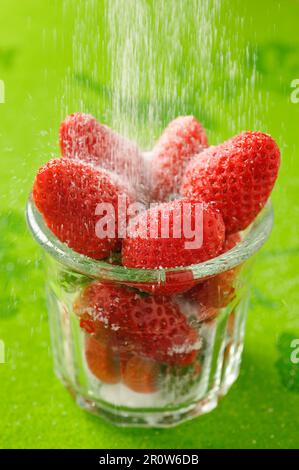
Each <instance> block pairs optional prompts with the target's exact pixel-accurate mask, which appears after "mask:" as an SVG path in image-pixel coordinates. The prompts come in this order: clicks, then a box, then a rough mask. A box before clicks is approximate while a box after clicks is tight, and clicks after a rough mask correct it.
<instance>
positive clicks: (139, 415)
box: [57, 371, 238, 428]
mask: <svg viewBox="0 0 299 470" xmlns="http://www.w3.org/2000/svg"><path fill="white" fill-rule="evenodd" d="M57 376H58V378H59V379H60V381H61V382H62V383H63V385H64V386H65V387H66V388H67V390H68V391H69V393H70V394H71V395H72V397H73V398H74V400H75V402H76V403H77V405H78V406H80V408H82V409H83V410H85V411H87V412H88V413H91V414H93V415H95V416H97V417H99V418H102V419H104V420H106V421H108V422H109V423H111V424H114V425H115V426H119V427H144V428H171V427H175V426H177V425H178V424H181V423H183V422H185V421H189V420H191V419H194V418H196V417H198V416H201V415H203V414H206V413H209V412H210V411H213V410H214V409H215V408H216V407H217V405H218V402H219V400H220V399H221V398H222V397H223V396H224V395H226V393H227V392H228V391H229V389H230V388H231V386H232V385H233V383H234V382H235V381H236V380H237V378H238V372H237V371H236V373H235V374H234V376H233V375H231V376H230V377H229V382H227V383H225V384H223V385H222V387H221V388H220V389H218V392H211V393H210V394H209V395H208V396H205V398H204V399H202V400H199V401H197V402H194V403H189V404H188V405H186V406H183V405H182V406H180V407H179V408H176V409H173V410H167V411H152V410H150V411H146V410H144V409H140V410H130V409H124V408H120V407H114V406H112V405H110V404H109V403H105V402H102V401H101V402H97V401H95V400H93V399H90V398H87V397H86V396H83V395H82V394H81V393H80V392H78V391H76V390H75V389H74V387H73V385H72V384H71V383H70V382H69V381H68V380H66V379H65V378H64V377H61V375H60V374H59V373H58V374H57Z"/></svg>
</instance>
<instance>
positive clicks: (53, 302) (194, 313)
mask: <svg viewBox="0 0 299 470" xmlns="http://www.w3.org/2000/svg"><path fill="white" fill-rule="evenodd" d="M27 221H28V225H29V228H30V230H31V232H32V235H33V237H34V238H35V240H36V241H37V242H38V243H39V245H41V247H42V248H43V250H44V253H45V281H46V292H47V305H48V313H49V321H50V330H51V340H52V347H53V356H54V367H55V372H56V374H57V376H58V377H59V379H60V380H61V381H62V382H63V383H64V384H65V386H66V388H67V389H68V390H69V391H70V392H71V394H72V395H73V396H74V398H75V400H76V402H77V403H78V404H79V405H80V406H81V407H82V408H84V409H85V410H88V411H90V412H92V413H94V414H96V415H98V416H101V417H103V418H106V419H107V420H109V421H110V422H112V423H114V424H116V425H121V426H145V427H168V426H174V425H176V424H178V423H180V422H182V421H185V420H188V419H191V418H194V417H196V416H198V415H201V414H203V413H206V412H209V411H211V410H212V409H214V408H215V407H216V406H217V403H218V400H219V398H220V397H221V396H223V395H224V394H226V393H227V391H228V390H229V388H230V387H231V385H232V384H233V383H234V382H235V380H236V379H237V377H238V373H239V368H240V362H241V356H242V350H243V341H244V330H245V323H246V315H247V310H248V295H249V275H250V271H251V266H252V260H253V258H254V255H255V253H256V252H257V251H258V250H259V249H260V248H261V246H262V245H263V244H264V243H265V241H266V240H267V238H268V236H269V234H270V232H271V228H272V223H273V213H272V208H271V205H270V204H269V203H268V205H267V206H266V207H265V208H264V210H263V211H262V212H261V214H260V215H259V216H258V217H257V219H256V220H255V221H254V222H253V224H252V225H251V226H250V227H249V228H248V229H246V231H244V232H243V233H242V234H241V239H240V241H239V242H238V243H237V244H236V245H235V246H234V247H233V248H232V249H230V250H229V251H227V252H225V253H224V254H222V255H220V256H218V257H217V258H214V259H211V260H209V261H206V262H204V263H200V264H197V265H192V266H186V267H183V268H182V267H180V268H176V269H156V270H147V269H131V268H125V267H123V266H121V265H119V264H117V260H110V261H109V262H108V261H96V260H93V259H90V258H87V257H85V256H82V255H80V254H78V253H75V252H74V251H72V250H71V249H70V248H68V247H67V246H66V245H65V244H63V243H61V242H60V241H59V240H58V239H57V238H56V237H55V236H54V235H53V234H52V232H51V231H50V230H49V229H48V228H47V226H46V225H45V223H44V221H43V219H42V217H41V215H40V213H39V212H38V210H37V209H36V207H35V205H34V203H33V201H32V199H31V198H30V199H29V201H28V205H27ZM169 291H171V292H172V294H171V295H170V294H169Z"/></svg>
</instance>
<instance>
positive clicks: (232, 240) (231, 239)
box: [223, 232, 241, 253]
mask: <svg viewBox="0 0 299 470" xmlns="http://www.w3.org/2000/svg"><path fill="white" fill-rule="evenodd" d="M240 241H241V235H240V234H239V232H236V233H231V234H230V235H227V237H226V239H225V242H224V246H223V253H226V251H229V250H232V249H233V248H234V247H235V246H236V245H237V244H238V243H239V242H240Z"/></svg>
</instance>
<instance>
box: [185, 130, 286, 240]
mask: <svg viewBox="0 0 299 470" xmlns="http://www.w3.org/2000/svg"><path fill="white" fill-rule="evenodd" d="M279 164H280V152H279V148H278V146H277V145H276V143H275V142H274V140H273V139H272V137H270V136H269V135H267V134H262V133H261V132H243V133H241V134H239V135H237V136H236V137H234V138H232V139H231V140H228V141H227V142H224V143H223V144H221V145H218V146H217V147H210V148H209V149H207V150H205V151H204V152H202V153H201V154H200V155H198V156H197V157H196V158H194V159H193V160H192V162H191V163H190V164H189V166H188V167H187V169H186V173H185V176H184V179H183V184H182V188H181V194H182V195H183V196H185V197H190V198H192V199H194V200H200V201H205V202H207V203H209V202H214V203H215V204H216V207H217V208H218V209H219V210H220V212H221V214H222V216H223V220H224V223H225V227H226V231H227V233H234V232H237V231H239V230H243V229H245V228H246V227H247V226H248V225H249V224H250V223H251V222H252V221H253V220H254V218H255V217H256V216H257V214H258V213H259V212H260V210H261V209H262V208H263V207H264V205H265V204H266V202H267V199H268V198H269V196H270V193H271V190H272V188H273V186H274V183H275V181H276V178H277V174H278V169H279Z"/></svg>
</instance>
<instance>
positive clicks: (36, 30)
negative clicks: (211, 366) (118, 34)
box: [0, 0, 299, 448]
mask: <svg viewBox="0 0 299 470" xmlns="http://www.w3.org/2000/svg"><path fill="white" fill-rule="evenodd" d="M63 3H66V4H67V5H66V7H65V9H63V5H62V4H63ZM147 3H149V4H151V6H152V7H153V8H154V9H155V5H156V6H157V1H156V2H155V1H153V2H147ZM158 3H159V2H158ZM168 3H169V2H168ZM170 3H171V2H170ZM175 3H176V0H174V1H173V4H175ZM186 3H188V1H187V0H186ZM205 3H207V2H205ZM210 3H211V8H212V4H213V3H214V2H213V1H211V2H210ZM75 5H77V6H76V7H75ZM80 7H82V3H80V2H79V3H77V2H75V1H72V0H66V2H62V1H61V2H60V1H47V0H44V1H39V0H35V1H34V0H23V1H19V0H0V79H1V80H3V81H4V82H5V86H6V102H5V103H4V104H0V171H1V177H0V182H1V192H0V262H1V270H0V283H1V284H0V288H1V292H0V340H2V341H3V342H4V344H5V352H6V358H5V363H4V364H0V447H1V448H6V447H8V448H12V447H21V448H28V447H50V448H53V447H54V448H60V447H62V448H63V447H68V448H69V447H70V448H90V447H91V448H127V447H128V448H153V447H156V448H218V447H220V448H242V447H246V448H263V447H266V448H269V447H271V448H281V447H288V448H296V447H298V445H299V431H298V429H299V414H298V409H299V364H297V365H296V364H292V363H291V361H290V355H291V352H292V349H291V347H290V343H291V341H292V340H293V339H294V338H299V321H298V304H299V293H298V284H299V277H298V261H299V257H298V255H299V244H298V217H299V208H298V194H299V190H298V186H299V165H298V153H297V152H298V150H297V149H298V144H299V133H298V124H299V119H298V118H299V103H298V104H294V103H292V102H291V100H290V95H291V91H292V89H291V81H292V80H293V79H296V78H298V79H299V36H298V27H299V23H298V18H299V2H298V1H296V0H284V1H282V2H276V1H273V0H259V1H257V0H246V1H245V0H242V1H238V0H233V1H232V0H230V1H224V2H223V6H222V13H221V15H220V17H219V19H218V23H219V24H218V28H219V34H218V36H217V37H216V38H215V45H214V47H215V55H214V56H213V57H212V58H213V60H214V59H215V63H213V61H212V64H209V66H208V64H204V63H196V51H195V54H194V51H193V53H191V52H190V54H191V55H190V58H188V60H187V64H185V67H186V69H187V73H188V67H189V69H190V70H191V69H192V67H196V69H195V70H198V73H199V75H200V74H202V70H203V68H204V67H205V66H207V67H208V70H209V73H210V77H209V89H208V90H204V91H206V94H205V93H202V100H201V101H200V105H199V101H198V99H197V95H196V94H195V91H194V90H193V89H192V87H191V88H190V91H189V95H188V100H187V101H186V102H185V103H181V107H180V106H178V108H179V109H174V111H175V112H176V113H177V114H178V113H180V112H182V113H186V112H193V113H194V114H196V115H197V117H198V118H199V119H202V121H203V123H204V124H205V126H206V127H207V129H208V132H209V137H210V142H211V143H216V142H218V141H220V140H222V139H225V138H227V137H229V136H230V135H231V134H232V133H234V132H236V131H239V130H242V129H243V128H244V127H247V128H253V126H254V127H256V128H258V129H259V130H265V131H269V132H271V134H272V135H273V136H274V137H275V138H276V139H277V141H278V142H279V144H280V146H281V149H282V167H281V172H280V176H279V180H278V183H277V185H276V188H275V191H274V194H273V203H274V207H275V229H274V231H273V233H272V235H271V238H270V240H269V242H268V243H267V245H266V246H265V248H264V249H263V250H262V252H261V253H260V255H259V257H258V260H257V263H256V265H255V273H254V276H253V284H252V299H251V305H250V314H249V320H248V325H247V332H246V341H245V352H244V357H243V362H242V368H241V374H240V378H239V379H238V381H237V383H236V384H235V385H234V386H233V388H232V389H231V391H230V393H229V394H228V395H227V396H226V397H225V398H224V399H223V400H222V401H221V402H220V404H219V407H218V408H217V409H216V410H215V411H213V412H212V413H210V414H208V415H205V416H203V417H200V418H199V419H196V420H193V421H192V422H188V423H185V424H182V425H180V426H179V427H177V428H175V429H169V430H156V429H152V430H138V429H126V430H123V429H118V428H115V427H113V426H112V425H110V424H107V423H105V422H103V421H101V420H99V419H97V418H95V417H93V416H90V415H88V414H86V413H85V412H83V411H81V410H80V409H79V408H78V407H77V406H76V405H75V404H74V403H73V401H72V399H71V397H70V396H69V395H68V393H67V392H66V391H65V390H64V388H63V386H62V385H61V384H60V383H59V382H58V380H57V379H56V378H55V376H54V373H53V370H52V358H51V347H50V341H49V331H48V324H47V313H46V307H45V300H44V290H43V269H42V264H41V253H40V250H39V249H38V247H37V246H36V245H35V243H34V242H33V241H32V240H31V237H30V235H29V233H28V231H27V229H26V225H25V221H24V207H25V203H26V198H27V196H28V193H29V191H30V187H31V184H32V181H33V178H34V174H35V171H36V169H37V168H38V167H39V166H40V165H41V164H42V163H43V162H44V161H46V160H48V159H49V158H50V157H51V156H53V155H56V154H57V152H58V146H57V129H58V127H59V122H60V120H61V118H62V117H63V115H64V114H66V112H71V111H77V110H78V109H84V110H86V111H90V112H93V113H94V114H96V115H97V116H98V117H99V118H101V119H103V120H105V116H106V115H105V109H106V107H108V105H109V96H110V95H109V72H107V71H105V72H103V73H102V75H101V70H102V69H101V63H98V70H100V71H99V73H98V75H97V73H95V74H94V76H96V77H100V78H99V83H94V82H92V81H91V80H90V77H89V78H88V76H87V77H86V73H87V74H88V70H89V65H90V63H91V62H92V60H93V59H92V57H89V58H88V63H87V67H86V68H85V69H84V64H83V69H84V70H83V69H82V70H80V67H79V68H78V63H77V62H76V57H75V60H73V52H74V51H72V32H73V28H74V22H75V16H76V14H78V11H79V13H80ZM104 7H105V5H104V3H103V2H98V8H99V12H100V14H99V16H98V17H97V21H99V29H100V30H101V31H103V35H104V36H105V34H106V32H105V25H104V23H105V21H104V20H103V15H101V12H102V9H103V8H104ZM78 9H79V10H78ZM75 10H77V13H76V11H75ZM153 14H154V13H153ZM79 16H80V15H79ZM242 17H243V18H244V21H243V22H242V21H239V20H238V21H236V18H242ZM178 18H179V16H178ZM190 18H191V17H190ZM204 20H205V19H203V21H204ZM178 21H179V19H178ZM190 22H191V23H190V24H191V26H190V28H191V32H192V27H193V28H195V26H196V25H194V24H193V23H192V21H191V19H190ZM93 27H94V25H93ZM102 27H103V28H102ZM215 27H216V26H215ZM101 28H102V29H101ZM88 29H89V28H87V31H88ZM92 29H93V28H91V29H90V37H89V41H91V43H92V37H93V36H92V35H93V33H94V32H93V31H92ZM193 33H194V34H197V32H196V31H193ZM210 33H211V34H212V33H213V31H210ZM84 34H86V31H85V32H84ZM201 34H202V33H201ZM221 35H224V36H225V37H226V46H225V47H230V48H231V53H232V55H233V56H235V59H236V61H238V54H239V51H242V50H243V48H244V47H245V45H246V44H248V45H249V48H252V49H254V50H255V54H256V68H257V86H256V90H255V91H252V92H251V91H250V89H249V92H248V88H246V87H245V82H244V80H246V77H247V76H248V75H250V71H251V68H250V67H251V66H252V64H250V61H248V63H245V62H244V63H243V62H242V55H240V70H239V71H240V74H239V78H237V79H235V80H234V79H233V78H231V77H230V76H224V74H223V73H221V69H219V63H218V59H217V57H218V58H219V55H218V56H217V50H218V49H217V48H218V46H219V48H220V45H219V44H220V43H219V44H218V43H217V41H219V38H220V37H221ZM104 36H103V37H104ZM194 37H195V36H194ZM82 40H84V38H83V39H82ZM189 40H190V38H189V39H188V38H187V37H186V38H185V39H184V38H183V39H182V44H183V49H184V50H185V51H186V54H188V51H189V50H191V49H190V47H191V46H190V44H189V42H188V41H189ZM203 46H204V44H203ZM87 47H88V46H87ZM104 49H105V47H104ZM162 49H163V48H162ZM74 50H75V53H76V47H75V49H74ZM93 53H94V50H93ZM162 53H163V51H161V54H162ZM164 53H165V54H166V53H167V51H166V52H165V51H164ZM220 53H221V49H220ZM87 54H88V51H87ZM103 54H104V55H105V54H106V51H105V50H104V52H103ZM192 54H193V55H194V57H195V58H193V59H194V63H192V60H191V59H192V57H191V56H192ZM108 58H109V54H108ZM97 59H98V58H97V57H95V60H96V61H97ZM199 62H200V61H199ZM180 65H181V67H180ZM183 65H184V64H183V63H181V64H174V65H173V66H174V71H176V72H177V77H178V83H180V81H181V83H182V84H183V81H184V77H186V73H185V72H186V70H185V69H183V68H182V67H183ZM81 68H82V64H81ZM228 72H229V71H228ZM93 78H94V77H93ZM110 78H111V77H110ZM88 80H89V81H88ZM219 80H221V83H219ZM222 82H223V83H226V85H227V87H226V90H227V91H226V92H225V93H224V92H223V88H221V87H222ZM66 84H68V85H69V86H67V88H66ZM88 84H89V85H90V88H92V91H88V90H87V88H88V87H87V86H86V85H88ZM107 87H108V88H107ZM244 87H245V88H244ZM220 88H221V90H222V91H221V92H220V91H219V90H220ZM107 90H108V92H107ZM244 90H245V91H244ZM201 91H202V90H201ZM240 97H241V98H240ZM79 99H82V100H83V104H82V103H79ZM146 106H147V104H146V102H145V104H144V102H142V103H141V106H140V114H141V120H142V116H143V117H144V115H145V114H146V113H145V111H144V109H143V108H144V107H145V109H146ZM246 110H248V112H247V111H246ZM249 110H250V111H249ZM160 111H161V115H160V117H159V119H160V122H159V125H157V129H155V130H154V133H157V134H158V131H160V127H161V128H162V127H163V125H164V124H166V122H167V120H168V119H169V118H172V117H174V116H170V115H169V113H168V111H167V103H166V104H165V106H164V108H163V106H162V107H161V109H160ZM172 111H173V108H172ZM111 119H112V118H111V116H110V117H109V115H108V116H107V118H106V121H107V123H108V124H109V123H110V121H111Z"/></svg>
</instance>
